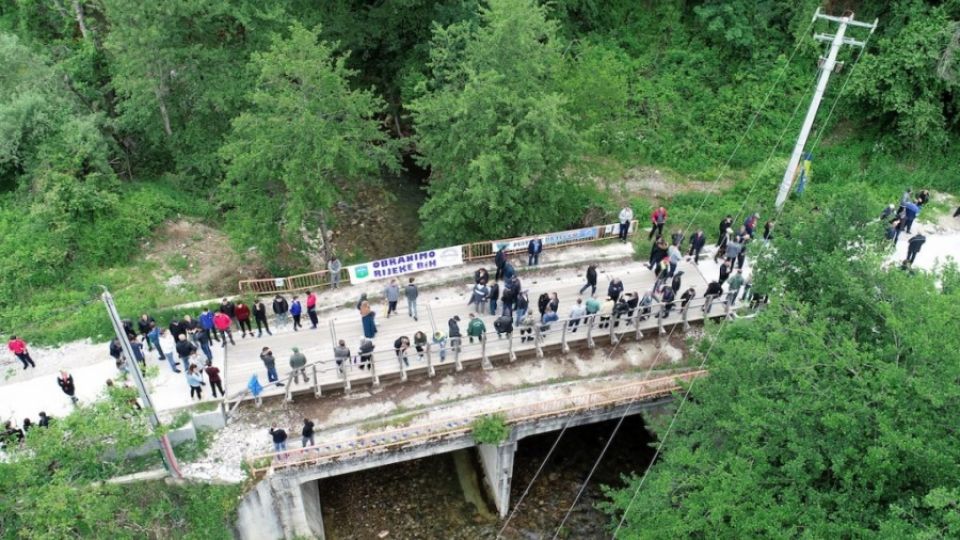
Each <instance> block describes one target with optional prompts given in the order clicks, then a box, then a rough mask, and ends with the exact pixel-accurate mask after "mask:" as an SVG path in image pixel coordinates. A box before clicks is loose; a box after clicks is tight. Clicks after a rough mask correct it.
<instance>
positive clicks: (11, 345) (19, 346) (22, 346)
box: [7, 336, 37, 369]
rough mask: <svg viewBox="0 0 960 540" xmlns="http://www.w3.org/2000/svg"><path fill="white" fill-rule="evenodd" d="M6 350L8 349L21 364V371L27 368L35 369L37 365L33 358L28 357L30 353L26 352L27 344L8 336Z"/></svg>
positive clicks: (15, 337)
mask: <svg viewBox="0 0 960 540" xmlns="http://www.w3.org/2000/svg"><path fill="white" fill-rule="evenodd" d="M7 349H10V352H12V353H13V355H14V356H16V357H17V360H20V362H21V363H22V364H23V369H27V368H28V367H33V368H36V367H37V364H35V363H34V361H33V358H31V357H30V351H28V350H27V342H25V341H24V340H22V339H20V338H18V337H17V336H10V341H8V342H7Z"/></svg>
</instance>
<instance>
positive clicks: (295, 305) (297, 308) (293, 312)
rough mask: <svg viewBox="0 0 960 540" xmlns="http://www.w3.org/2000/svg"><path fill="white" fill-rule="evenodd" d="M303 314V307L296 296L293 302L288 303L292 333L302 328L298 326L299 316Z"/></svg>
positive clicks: (300, 325)
mask: <svg viewBox="0 0 960 540" xmlns="http://www.w3.org/2000/svg"><path fill="white" fill-rule="evenodd" d="M301 313H303V305H301V304H300V299H299V298H297V297H296V296H294V297H293V300H291V301H290V316H291V317H293V331H294V332H296V331H298V329H299V328H301V327H303V325H302V324H300V314H301Z"/></svg>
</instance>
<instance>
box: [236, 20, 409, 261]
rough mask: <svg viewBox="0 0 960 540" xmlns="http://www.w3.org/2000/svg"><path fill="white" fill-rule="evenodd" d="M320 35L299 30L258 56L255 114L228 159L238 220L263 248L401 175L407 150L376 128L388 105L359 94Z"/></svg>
mask: <svg viewBox="0 0 960 540" xmlns="http://www.w3.org/2000/svg"><path fill="white" fill-rule="evenodd" d="M319 34H320V28H319V27H316V28H314V29H312V30H310V29H307V28H304V27H303V26H300V25H296V24H295V25H293V26H291V27H290V35H289V37H286V38H284V37H280V36H277V37H276V38H275V39H274V41H273V44H272V45H271V46H270V49H269V50H267V51H264V52H258V53H255V54H254V55H253V56H252V58H251V61H250V68H251V69H252V70H254V71H255V72H256V73H257V80H256V86H255V88H254V90H253V91H251V92H250V93H249V94H248V96H247V99H248V101H249V102H250V108H249V110H247V111H245V112H244V113H242V114H240V115H239V116H237V117H236V118H234V119H233V122H232V131H231V133H230V135H229V137H228V139H227V142H226V143H225V144H224V146H223V147H222V148H221V149H220V155H221V157H222V158H223V160H224V162H225V167H226V178H225V180H224V181H223V184H222V189H221V194H222V199H223V202H224V203H225V204H226V205H227V207H228V208H229V209H230V214H229V219H230V220H231V222H232V224H233V226H234V227H235V228H236V229H237V230H238V231H241V234H243V235H244V239H245V240H247V241H249V242H251V243H253V244H255V245H256V244H257V243H258V241H259V240H260V239H263V238H272V237H273V235H272V234H271V231H272V230H275V228H276V227H277V226H278V224H279V227H280V230H281V231H282V232H283V233H284V234H285V236H286V237H287V238H288V239H292V238H295V237H296V235H297V234H299V233H300V231H301V228H302V227H305V226H309V225H312V224H315V223H317V220H318V219H319V218H318V213H319V212H322V211H324V210H327V209H329V208H330V207H331V206H333V204H334V203H335V202H336V201H337V200H338V198H339V197H341V196H342V195H343V194H344V193H350V192H354V191H356V190H358V189H360V187H361V185H362V183H363V182H372V181H377V180H378V179H379V176H380V171H381V168H387V169H396V168H397V167H398V158H397V149H398V146H399V144H400V142H399V141H397V140H391V139H390V138H389V137H388V135H387V134H386V133H385V132H384V131H382V130H381V129H380V126H379V123H378V122H377V120H376V118H375V116H376V114H378V113H379V112H380V111H381V110H382V109H383V101H382V100H381V99H380V98H378V97H377V96H375V95H374V94H373V92H371V91H368V90H358V89H353V88H351V87H350V84H349V79H350V78H352V77H353V76H355V75H356V72H354V71H352V70H350V69H347V67H346V57H345V56H344V55H336V54H335V53H334V50H335V49H336V44H331V43H327V42H325V41H322V40H320V39H319V37H318V36H319Z"/></svg>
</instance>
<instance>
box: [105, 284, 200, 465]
mask: <svg viewBox="0 0 960 540" xmlns="http://www.w3.org/2000/svg"><path fill="white" fill-rule="evenodd" d="M101 287H102V288H103V303H104V304H105V305H106V306H107V314H108V315H109V316H110V322H111V323H113V331H114V332H116V334H117V339H119V340H120V345H121V347H122V348H123V354H124V356H126V359H127V362H128V363H129V364H130V373H131V374H132V375H133V382H134V383H135V384H136V385H137V390H138V391H139V392H140V401H142V402H143V407H144V409H146V412H147V415H148V416H149V418H150V425H151V426H153V428H154V429H156V428H157V426H159V425H160V419H159V418H157V413H156V410H155V409H154V408H153V401H151V400H150V394H149V393H147V387H146V385H144V384H143V375H142V374H141V373H140V366H139V365H138V364H137V360H136V357H135V356H134V355H133V347H132V346H131V345H130V340H129V339H128V338H127V333H126V332H125V331H124V329H123V322H122V321H121V320H120V314H119V313H118V312H117V306H116V304H114V303H113V296H112V295H111V294H110V291H108V290H107V288H106V287H103V286H102V285H101ZM157 442H158V443H159V445H160V453H161V455H162V456H163V464H164V466H165V467H166V468H167V472H169V473H170V475H171V476H173V477H174V478H182V477H183V476H182V475H181V473H180V466H179V465H178V464H177V457H176V456H175V455H174V453H173V445H172V444H170V439H169V438H168V437H167V436H166V435H160V437H159V438H158V440H157Z"/></svg>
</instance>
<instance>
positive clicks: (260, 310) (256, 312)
mask: <svg viewBox="0 0 960 540" xmlns="http://www.w3.org/2000/svg"><path fill="white" fill-rule="evenodd" d="M253 318H254V320H256V321H257V337H261V336H263V331H264V330H266V331H267V335H268V336H272V335H273V332H271V331H270V325H269V324H267V306H266V305H264V303H263V300H262V299H260V298H257V300H256V301H255V302H254V304H253ZM250 333H251V334H252V333H253V330H251V331H250Z"/></svg>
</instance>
